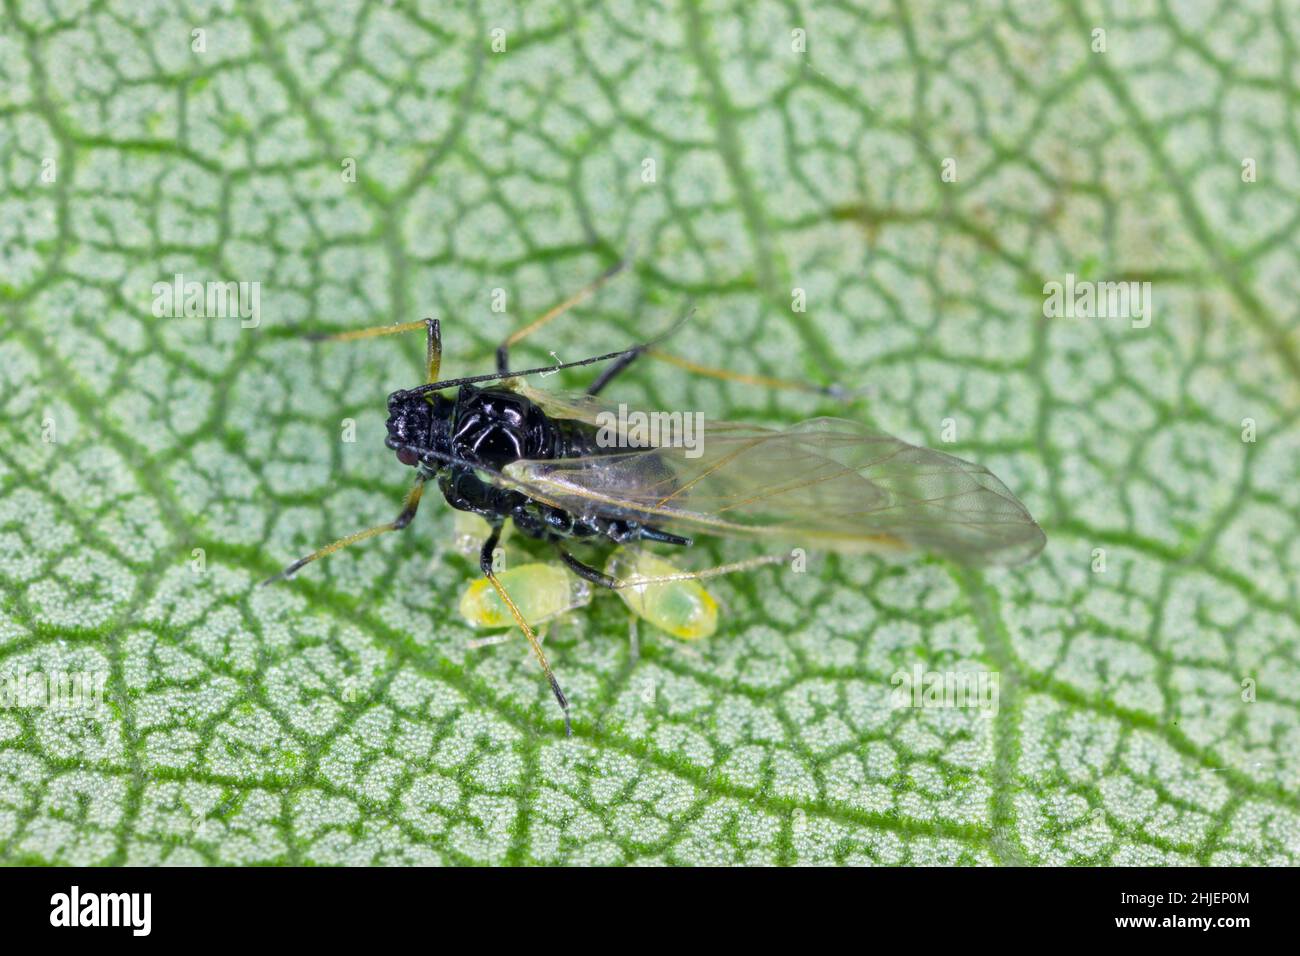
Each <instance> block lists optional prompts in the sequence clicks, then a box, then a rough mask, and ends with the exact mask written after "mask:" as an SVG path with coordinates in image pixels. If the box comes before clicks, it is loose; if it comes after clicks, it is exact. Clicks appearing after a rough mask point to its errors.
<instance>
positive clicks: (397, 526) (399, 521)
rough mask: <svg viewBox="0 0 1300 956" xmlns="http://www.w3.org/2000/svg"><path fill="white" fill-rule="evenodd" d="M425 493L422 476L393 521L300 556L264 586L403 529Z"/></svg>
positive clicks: (268, 579) (412, 516)
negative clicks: (319, 561)
mask: <svg viewBox="0 0 1300 956" xmlns="http://www.w3.org/2000/svg"><path fill="white" fill-rule="evenodd" d="M423 494H424V479H423V478H421V479H420V480H419V481H417V482H416V483H415V487H413V488H412V489H411V490H410V491H409V492H407V494H406V501H405V502H404V503H403V505H402V510H401V513H399V514H398V516H397V517H396V518H394V519H393V520H392V521H389V522H387V523H386V524H380V525H375V527H373V528H366V529H365V530H364V531H357V532H355V533H354V534H350V535H348V536H347V537H346V538H339V539H338V540H337V541H335V542H334V543H333V544H327V545H325V547H323V548H321V549H320V550H319V551H313V552H312V553H311V554H309V555H307V556H306V557H305V558H299V559H298V560H297V561H295V562H293V564H291V565H289V566H288V567H287V568H285V569H284V570H283V571H281V572H280V573H279V574H273V575H271V576H270V577H269V578H267V579H266V580H265V581H263V582H262V586H263V587H265V586H266V585H268V584H270V583H271V582H272V581H279V580H282V579H284V578H290V577H293V575H294V574H295V573H297V571H298V570H299V569H300V568H302V567H303V566H304V565H307V564H311V563H312V562H313V561H315V560H316V559H317V558H323V557H325V556H326V555H330V554H333V553H334V552H335V551H339V550H341V549H343V548H346V547H347V546H348V545H350V544H356V543H357V542H358V541H365V540H366V539H367V538H373V537H374V536H375V535H377V534H383V533H384V532H385V531H401V530H402V529H403V528H405V527H406V526H407V525H408V524H410V523H411V519H412V518H414V517H415V513H416V511H418V510H419V508H420V496H421V495H423Z"/></svg>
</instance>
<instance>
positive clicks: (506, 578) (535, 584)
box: [460, 562, 591, 628]
mask: <svg viewBox="0 0 1300 956" xmlns="http://www.w3.org/2000/svg"><path fill="white" fill-rule="evenodd" d="M497 579H498V580H499V581H500V582H501V584H502V585H503V586H504V587H505V589H506V591H507V592H509V594H510V597H511V599H512V600H513V601H514V602H515V604H516V605H518V607H519V613H520V614H522V615H523V616H524V620H525V621H527V622H528V623H529V624H541V623H542V622H544V621H549V620H550V619H551V618H553V617H559V616H560V615H561V614H565V613H567V612H568V611H572V610H574V609H575V608H579V607H584V606H585V605H587V604H590V603H591V587H590V585H588V584H587V582H586V581H583V580H581V579H580V578H577V577H575V576H574V575H572V574H570V573H569V572H568V571H566V570H565V569H564V566H563V565H560V564H544V563H541V562H533V563H530V564H521V565H519V566H517V567H513V568H507V569H506V570H504V571H499V572H498V573H497ZM460 613H461V616H462V617H464V618H465V620H466V621H468V622H469V623H470V624H471V625H473V626H474V627H482V628H496V627H513V626H514V624H515V619H514V618H513V617H512V616H511V614H510V610H509V608H507V607H506V606H505V604H504V603H503V602H502V601H501V598H500V596H499V595H498V594H497V592H496V590H495V589H493V587H492V584H491V582H489V581H488V579H487V578H479V579H478V580H477V581H475V582H474V583H473V584H471V585H470V586H469V587H468V588H466V589H465V593H464V594H462V595H461V598H460Z"/></svg>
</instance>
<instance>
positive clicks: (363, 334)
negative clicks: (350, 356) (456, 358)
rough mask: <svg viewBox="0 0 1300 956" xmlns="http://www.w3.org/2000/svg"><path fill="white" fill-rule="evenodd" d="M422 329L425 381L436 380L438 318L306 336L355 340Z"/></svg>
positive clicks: (439, 358)
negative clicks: (423, 335)
mask: <svg viewBox="0 0 1300 956" xmlns="http://www.w3.org/2000/svg"><path fill="white" fill-rule="evenodd" d="M417 329H424V334H425V345H424V360H425V373H426V375H427V376H428V378H426V379H425V381H426V382H436V381H438V369H439V367H440V366H441V365H442V331H441V328H440V327H439V324H438V320H437V319H435V318H432V317H430V318H424V319H420V320H419V321H418V322H402V323H399V324H398V325H376V326H373V327H371V328H368V329H354V330H352V331H351V332H337V333H335V334H333V335H318V334H314V333H313V334H311V335H308V336H307V338H308V339H310V340H311V341H313V342H355V341H357V340H358V339H373V338H376V337H377V336H380V335H396V334H398V333H399V332H414V331H416V330H417Z"/></svg>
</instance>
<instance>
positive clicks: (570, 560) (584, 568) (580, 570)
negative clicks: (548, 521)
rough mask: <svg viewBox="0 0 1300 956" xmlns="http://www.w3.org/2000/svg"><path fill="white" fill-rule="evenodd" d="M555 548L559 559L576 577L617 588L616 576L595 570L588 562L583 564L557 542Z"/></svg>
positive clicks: (598, 584)
mask: <svg viewBox="0 0 1300 956" xmlns="http://www.w3.org/2000/svg"><path fill="white" fill-rule="evenodd" d="M555 550H556V551H558V552H559V554H560V560H561V561H563V562H564V563H565V564H566V565H568V567H569V570H571V571H572V572H573V573H574V574H576V575H577V576H578V577H580V578H583V579H585V580H587V581H590V582H591V583H592V584H594V585H596V586H597V587H602V588H609V589H610V590H611V591H612V590H615V589H617V588H618V586H619V581H618V579H617V578H613V577H610V576H609V575H608V574H606V573H605V572H604V571H597V570H596V569H595V568H593V567H591V566H590V565H588V564H583V563H582V562H581V561H580V560H578V559H577V558H575V557H574V556H573V555H572V554H570V553H569V552H568V551H565V550H564V548H563V546H562V545H560V544H558V543H557V544H556V545H555Z"/></svg>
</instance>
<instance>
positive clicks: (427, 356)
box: [424, 318, 442, 383]
mask: <svg viewBox="0 0 1300 956" xmlns="http://www.w3.org/2000/svg"><path fill="white" fill-rule="evenodd" d="M424 326H425V329H426V330H427V331H426V333H425V337H424V370H425V374H426V375H427V376H428V377H427V378H426V379H425V381H426V382H429V383H433V382H436V381H438V372H439V371H440V370H441V369H442V326H441V325H440V324H439V323H438V320H437V319H432V318H430V319H425V320H424Z"/></svg>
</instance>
